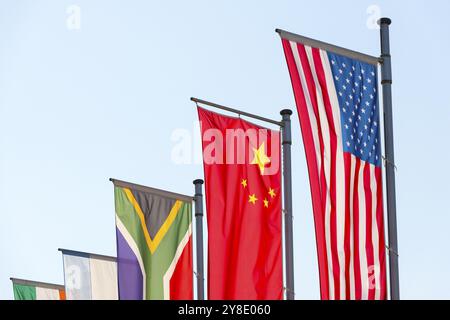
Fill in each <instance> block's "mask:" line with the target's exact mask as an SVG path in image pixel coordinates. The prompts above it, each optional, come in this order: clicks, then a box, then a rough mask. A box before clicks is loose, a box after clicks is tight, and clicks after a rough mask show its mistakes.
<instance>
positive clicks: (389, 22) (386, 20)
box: [378, 18, 392, 26]
mask: <svg viewBox="0 0 450 320" xmlns="http://www.w3.org/2000/svg"><path fill="white" fill-rule="evenodd" d="M391 23H392V20H391V19H389V18H381V19H380V20H378V24H379V25H380V26H381V25H383V24H386V25H390V24H391Z"/></svg>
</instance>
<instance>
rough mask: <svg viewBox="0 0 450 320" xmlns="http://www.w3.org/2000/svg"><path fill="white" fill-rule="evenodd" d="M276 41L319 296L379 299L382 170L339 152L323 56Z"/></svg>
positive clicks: (336, 115)
mask: <svg viewBox="0 0 450 320" xmlns="http://www.w3.org/2000/svg"><path fill="white" fill-rule="evenodd" d="M282 42H283V48H284V52H285V55H286V60H287V63H288V67H289V73H290V76H291V80H292V86H293V89H294V95H295V100H296V104H297V110H298V113H299V118H300V124H301V129H302V135H303V142H304V146H305V152H306V158H307V163H308V170H309V177H310V185H311V193H312V202H313V210H314V220H315V228H316V240H317V250H318V260H319V273H320V291H321V296H322V299H357V300H359V299H369V300H373V299H376V300H379V299H386V261H385V244H384V226H383V200H382V179H381V168H380V167H377V166H374V165H373V164H371V163H369V162H365V161H362V160H361V159H360V158H358V157H356V156H354V155H353V154H351V153H347V152H344V150H343V143H342V130H341V118H340V109H339V103H338V98H337V93H336V89H335V86H334V81H333V75H332V71H331V67H330V61H329V58H328V55H327V52H326V51H323V50H320V49H317V48H312V47H309V46H305V45H303V44H300V43H296V42H293V41H289V40H287V39H282Z"/></svg>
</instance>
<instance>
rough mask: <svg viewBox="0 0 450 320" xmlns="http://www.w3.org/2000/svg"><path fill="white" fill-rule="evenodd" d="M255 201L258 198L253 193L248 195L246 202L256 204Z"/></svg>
mask: <svg viewBox="0 0 450 320" xmlns="http://www.w3.org/2000/svg"><path fill="white" fill-rule="evenodd" d="M256 201H258V198H257V197H256V195H255V194H251V195H249V196H248V202H250V203H253V204H256Z"/></svg>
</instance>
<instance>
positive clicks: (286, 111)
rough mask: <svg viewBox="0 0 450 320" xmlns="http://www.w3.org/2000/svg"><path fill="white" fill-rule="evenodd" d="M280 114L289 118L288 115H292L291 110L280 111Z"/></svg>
mask: <svg viewBox="0 0 450 320" xmlns="http://www.w3.org/2000/svg"><path fill="white" fill-rule="evenodd" d="M280 114H281V115H282V116H284V115H285V114H286V115H288V116H290V115H292V110H291V109H283V110H281V111H280Z"/></svg>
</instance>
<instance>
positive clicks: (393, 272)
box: [378, 18, 400, 300]
mask: <svg viewBox="0 0 450 320" xmlns="http://www.w3.org/2000/svg"><path fill="white" fill-rule="evenodd" d="M378 24H379V25H380V39H381V58H382V59H383V62H382V64H381V85H382V88H383V109H384V137H385V157H386V194H387V216H388V236H389V269H390V272H389V277H390V291H391V300H399V299H400V288H399V287H400V284H399V271H398V243H397V212H396V211H397V209H396V200H395V198H396V196H395V160H394V131H393V120H392V68H391V53H390V44H389V25H390V24H391V19H389V18H381V19H380V20H379V21H378Z"/></svg>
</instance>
